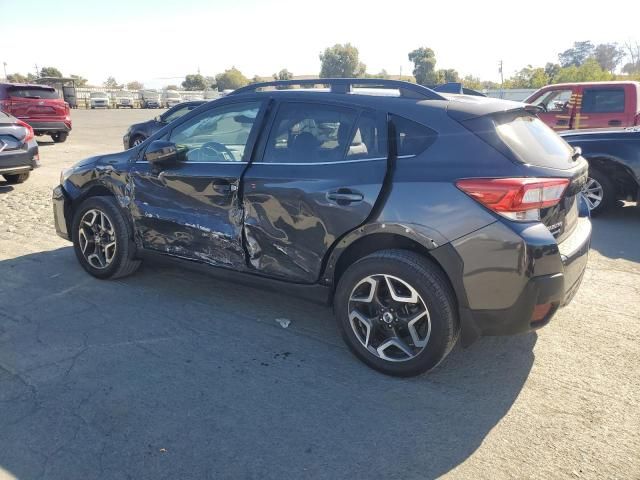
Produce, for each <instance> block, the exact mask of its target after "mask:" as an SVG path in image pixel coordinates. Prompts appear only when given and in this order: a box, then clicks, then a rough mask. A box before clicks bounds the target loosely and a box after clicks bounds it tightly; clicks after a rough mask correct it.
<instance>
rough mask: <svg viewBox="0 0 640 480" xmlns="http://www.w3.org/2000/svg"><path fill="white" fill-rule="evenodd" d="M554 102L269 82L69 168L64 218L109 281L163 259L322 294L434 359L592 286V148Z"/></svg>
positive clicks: (384, 365)
mask: <svg viewBox="0 0 640 480" xmlns="http://www.w3.org/2000/svg"><path fill="white" fill-rule="evenodd" d="M314 82H315V84H319V83H322V84H327V85H329V86H330V88H328V89H315V90H314V89H286V88H283V87H288V86H293V85H301V86H308V85H310V84H313V83H314ZM361 86H366V87H376V88H375V89H373V88H366V89H362V90H360V89H358V88H357V87H361ZM274 87H277V88H276V89H274V90H269V89H270V88H272V89H273V88H274ZM389 90H391V92H390V93H391V95H389V94H388V92H389ZM536 111H537V109H536V108H534V107H531V106H528V105H525V104H522V103H514V102H507V101H502V100H496V99H490V98H485V97H478V96H467V95H452V94H441V93H437V92H434V91H432V90H430V89H428V88H426V87H423V86H420V85H416V84H411V83H408V82H401V81H394V80H380V79H313V80H296V81H275V82H267V83H258V84H253V85H250V86H248V87H243V88H240V89H238V90H236V91H235V92H233V93H231V94H229V95H227V96H225V97H224V98H221V99H219V100H216V101H213V102H209V103H207V104H206V105H203V106H202V107H200V108H198V109H196V110H194V111H192V112H190V113H188V114H186V115H184V116H183V117H181V118H179V119H178V120H176V121H174V122H172V123H170V124H168V125H166V126H165V127H163V128H162V129H160V130H159V131H158V132H156V133H155V134H154V135H152V136H151V137H150V138H149V139H148V140H147V141H146V142H144V143H142V144H140V145H138V146H137V147H135V148H132V149H130V150H127V151H124V152H120V153H115V154H111V155H100V156H97V157H93V158H89V159H86V160H84V161H82V162H80V163H78V164H76V165H75V166H74V167H72V168H70V169H68V170H65V171H64V172H63V173H62V176H61V184H60V185H59V186H57V187H56V188H55V190H54V193H53V204H54V216H55V225H56V231H57V233H58V234H59V235H60V236H62V237H63V238H66V239H68V240H71V241H72V242H73V245H74V249H75V253H76V256H77V259H78V261H79V262H80V264H81V265H82V267H83V268H84V269H85V270H86V271H87V272H88V273H90V274H91V275H93V276H95V277H97V278H102V279H106V278H118V277H122V276H125V275H129V274H131V273H133V272H134V271H135V270H136V269H137V268H138V266H139V264H140V261H141V260H142V259H143V258H158V257H162V258H173V259H174V260H175V261H180V262H184V264H185V265H192V266H195V265H203V266H204V268H209V267H211V266H213V267H219V269H220V270H218V271H222V272H226V275H227V276H231V277H232V278H238V277H243V278H245V279H249V280H248V281H250V282H253V283H254V284H258V285H265V286H271V287H273V288H276V289H278V290H279V291H281V292H284V293H286V294H290V295H295V294H303V295H305V294H306V295H317V296H318V297H320V298H322V299H323V300H324V301H327V302H328V301H331V302H332V303H333V308H334V311H335V315H336V318H337V322H338V325H339V327H340V329H341V332H342V335H343V338H344V339H345V341H346V343H347V345H348V346H349V347H350V348H351V350H352V351H353V352H354V353H355V354H356V355H357V356H358V357H359V358H360V359H361V360H363V361H364V362H365V363H367V364H368V365H370V366H371V367H373V368H376V369H378V370H380V371H382V372H384V373H387V374H392V375H402V376H408V375H416V374H419V373H421V372H424V371H427V370H429V369H431V368H433V367H435V366H436V365H437V364H438V363H439V362H440V361H441V360H442V359H443V358H444V357H445V356H446V355H447V353H448V352H449V351H450V350H451V349H452V348H453V346H454V344H455V343H456V341H457V339H458V336H459V334H460V335H461V337H462V343H463V345H468V344H470V343H471V342H473V340H474V339H475V338H477V337H478V336H480V335H504V334H515V333H520V332H527V331H530V330H533V329H536V328H539V327H541V326H543V325H545V324H546V323H547V322H549V320H550V319H551V317H552V316H553V315H554V314H555V312H556V311H557V310H558V308H559V307H561V306H563V305H565V304H566V303H568V302H569V301H570V300H571V298H572V296H573V294H574V293H575V292H576V290H577V288H578V286H579V284H580V281H581V279H582V276H583V272H584V270H585V267H586V263H587V254H588V250H589V242H590V237H591V222H590V219H589V210H588V208H587V206H586V202H585V201H584V199H583V198H582V195H581V194H580V192H581V190H582V187H583V186H584V184H585V182H586V179H587V168H588V165H587V162H586V161H585V160H584V159H583V158H581V157H580V156H579V155H575V152H574V150H573V149H572V148H571V147H570V146H569V145H568V144H567V143H566V142H565V141H564V140H562V139H561V138H560V137H559V136H558V135H556V134H555V133H554V132H553V131H552V130H551V129H549V128H548V127H547V126H546V125H544V123H543V122H542V121H541V120H540V119H538V118H537V117H536V116H535V113H536ZM389 133H391V136H389ZM209 270H211V271H214V270H216V269H210V268H209Z"/></svg>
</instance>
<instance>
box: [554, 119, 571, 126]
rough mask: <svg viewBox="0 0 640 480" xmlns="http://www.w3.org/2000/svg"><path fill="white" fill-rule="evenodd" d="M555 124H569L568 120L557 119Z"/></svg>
mask: <svg viewBox="0 0 640 480" xmlns="http://www.w3.org/2000/svg"><path fill="white" fill-rule="evenodd" d="M556 125H558V126H559V127H564V126H565V125H569V120H558V121H557V122H556Z"/></svg>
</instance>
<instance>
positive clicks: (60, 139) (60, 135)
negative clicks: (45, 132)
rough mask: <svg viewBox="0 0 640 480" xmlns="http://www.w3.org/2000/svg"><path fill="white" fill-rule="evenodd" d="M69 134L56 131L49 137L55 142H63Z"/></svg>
mask: <svg viewBox="0 0 640 480" xmlns="http://www.w3.org/2000/svg"><path fill="white" fill-rule="evenodd" d="M68 136H69V133H68V132H56V133H53V134H51V138H52V139H53V141H54V142H55V143H64V142H66V141H67V137H68Z"/></svg>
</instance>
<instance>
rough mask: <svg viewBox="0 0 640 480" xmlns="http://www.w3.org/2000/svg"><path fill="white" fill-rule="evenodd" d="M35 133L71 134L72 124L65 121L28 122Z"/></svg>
mask: <svg viewBox="0 0 640 480" xmlns="http://www.w3.org/2000/svg"><path fill="white" fill-rule="evenodd" d="M27 123H28V124H29V125H31V128H33V131H34V132H35V133H37V134H43V133H44V134H46V133H55V132H70V131H71V122H64V121H52V122H33V121H28V122H27Z"/></svg>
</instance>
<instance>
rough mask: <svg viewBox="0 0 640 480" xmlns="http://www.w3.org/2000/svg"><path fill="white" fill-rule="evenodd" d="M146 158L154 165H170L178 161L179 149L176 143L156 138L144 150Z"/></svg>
mask: <svg viewBox="0 0 640 480" xmlns="http://www.w3.org/2000/svg"><path fill="white" fill-rule="evenodd" d="M144 159H145V160H146V161H147V162H149V163H150V164H151V165H153V166H154V167H170V166H173V165H176V164H177V163H178V149H177V147H176V144H175V143H172V142H167V141H165V140H154V141H153V142H151V144H150V145H149V147H148V148H147V150H146V151H145V152H144Z"/></svg>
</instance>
